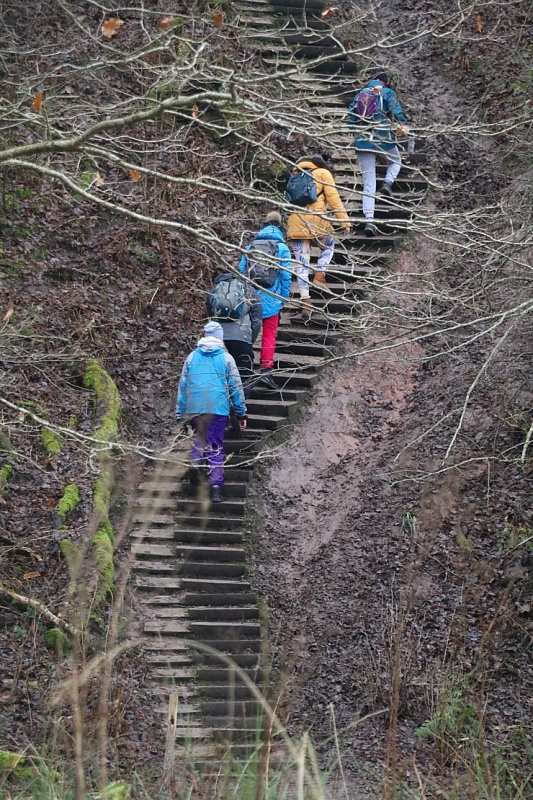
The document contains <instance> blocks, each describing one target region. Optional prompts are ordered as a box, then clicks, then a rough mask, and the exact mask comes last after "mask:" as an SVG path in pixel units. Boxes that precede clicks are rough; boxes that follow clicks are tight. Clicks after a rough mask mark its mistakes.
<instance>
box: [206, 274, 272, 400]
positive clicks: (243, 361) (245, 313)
mask: <svg viewBox="0 0 533 800" xmlns="http://www.w3.org/2000/svg"><path fill="white" fill-rule="evenodd" d="M232 281H238V282H239V283H242V297H243V304H242V311H241V312H240V313H241V316H240V318H239V319H224V318H223V317H222V316H220V312H217V296H216V289H217V287H220V286H221V284H225V285H229V284H230V283H231V282H232ZM207 313H208V315H209V316H210V317H214V318H215V319H216V321H217V322H218V323H219V324H220V325H221V327H222V331H223V333H224V344H225V345H226V350H227V351H228V353H229V354H230V355H232V356H233V358H234V359H235V363H236V364H237V369H238V370H239V374H240V376H241V380H242V385H243V389H244V397H245V399H246V400H248V399H249V398H250V397H251V395H252V388H253V383H254V382H253V375H254V348H253V344H254V342H255V340H256V339H257V337H258V336H259V332H260V331H261V325H262V322H263V307H262V305H261V299H260V297H259V295H258V293H257V292H256V291H255V289H254V288H253V286H251V285H250V284H249V283H246V282H245V281H244V279H243V278H236V276H235V275H234V274H233V273H232V272H225V273H224V274H223V275H219V276H218V277H217V278H215V285H214V287H213V289H212V290H211V291H210V292H209V294H208V295H207Z"/></svg>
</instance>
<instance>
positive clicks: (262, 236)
mask: <svg viewBox="0 0 533 800" xmlns="http://www.w3.org/2000/svg"><path fill="white" fill-rule="evenodd" d="M265 222H266V225H265V227H264V228H262V229H261V230H260V231H259V233H257V234H256V236H255V237H254V240H253V242H252V243H251V244H250V245H249V246H248V247H247V248H246V253H245V254H244V255H243V257H242V258H241V261H240V264H239V270H240V271H241V272H242V274H243V275H246V277H247V278H248V279H249V280H250V281H251V283H252V285H253V287H254V288H255V289H257V292H258V294H259V298H260V300H261V306H262V309H263V334H262V340H261V363H260V370H261V378H260V380H259V383H262V384H264V385H265V386H267V387H268V388H269V389H277V388H278V387H277V384H276V381H275V380H274V378H273V376H272V370H273V368H274V353H275V351H276V337H277V332H278V324H279V314H280V311H281V309H282V308H283V306H284V305H285V302H286V301H287V299H288V297H289V295H290V291H291V277H292V262H291V253H290V250H289V248H288V247H287V245H286V244H285V239H284V236H283V231H282V230H281V216H280V214H279V213H278V212H277V211H272V212H271V213H270V214H268V215H267V217H266V220H265Z"/></svg>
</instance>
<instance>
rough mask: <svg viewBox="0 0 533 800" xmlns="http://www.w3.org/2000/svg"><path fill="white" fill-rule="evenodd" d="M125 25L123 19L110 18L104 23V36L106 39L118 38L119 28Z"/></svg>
mask: <svg viewBox="0 0 533 800" xmlns="http://www.w3.org/2000/svg"><path fill="white" fill-rule="evenodd" d="M122 25H124V20H123V19H118V17H110V18H109V19H106V20H105V22H102V35H103V36H105V38H106V39H112V38H113V36H116V35H117V33H118V31H119V28H120V27H121V26H122Z"/></svg>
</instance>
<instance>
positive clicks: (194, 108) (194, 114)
mask: <svg viewBox="0 0 533 800" xmlns="http://www.w3.org/2000/svg"><path fill="white" fill-rule="evenodd" d="M192 115H193V118H194V119H196V117H197V116H198V106H197V105H196V103H195V104H194V105H193V107H192Z"/></svg>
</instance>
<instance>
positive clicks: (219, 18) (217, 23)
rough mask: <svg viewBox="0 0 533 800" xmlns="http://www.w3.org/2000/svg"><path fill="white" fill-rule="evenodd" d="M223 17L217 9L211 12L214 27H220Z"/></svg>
mask: <svg viewBox="0 0 533 800" xmlns="http://www.w3.org/2000/svg"><path fill="white" fill-rule="evenodd" d="M223 19H224V14H223V13H222V11H217V12H216V13H215V14H213V25H214V26H215V28H220V26H221V25H222V20H223Z"/></svg>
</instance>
